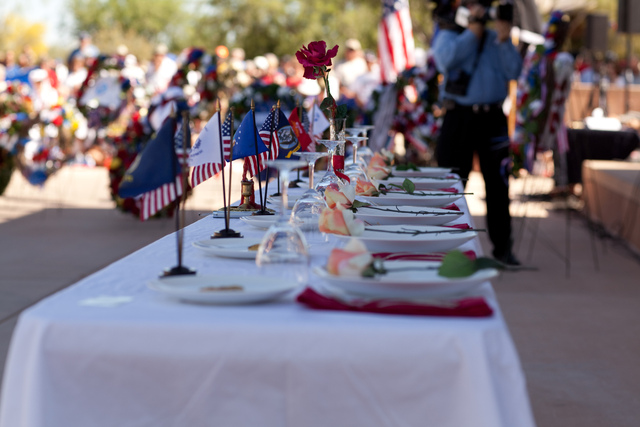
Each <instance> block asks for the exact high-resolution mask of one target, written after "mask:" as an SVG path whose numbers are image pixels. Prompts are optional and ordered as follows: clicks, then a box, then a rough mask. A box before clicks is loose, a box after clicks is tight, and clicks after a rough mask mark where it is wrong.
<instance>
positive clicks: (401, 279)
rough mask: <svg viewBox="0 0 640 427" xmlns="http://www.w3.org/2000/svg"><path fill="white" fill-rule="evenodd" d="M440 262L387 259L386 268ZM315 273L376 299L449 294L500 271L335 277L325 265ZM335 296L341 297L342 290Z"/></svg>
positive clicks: (344, 288)
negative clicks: (450, 274)
mask: <svg viewBox="0 0 640 427" xmlns="http://www.w3.org/2000/svg"><path fill="white" fill-rule="evenodd" d="M439 265H440V263H439V262H430V261H386V262H385V263H384V266H385V268H389V269H392V268H405V267H411V268H412V267H416V268H424V267H437V266H439ZM313 272H314V273H315V274H316V275H317V276H319V277H321V278H322V279H323V280H325V281H326V282H327V283H329V284H330V285H331V287H327V288H328V290H329V291H330V292H331V289H332V288H334V287H335V288H336V289H338V292H339V291H343V292H347V293H348V294H351V295H361V296H367V297H374V298H397V299H410V298H430V297H440V296H449V295H454V294H461V293H465V292H469V291H471V290H473V289H474V288H476V287H477V286H479V285H481V284H482V283H484V282H486V281H487V280H491V279H493V278H494V277H496V276H497V275H498V270H495V269H484V270H480V271H477V272H476V273H474V274H473V275H471V276H468V277H457V278H447V277H441V276H439V275H438V271H437V270H435V269H434V270H423V271H404V272H388V273H387V274H384V275H380V276H376V277H345V276H334V275H332V274H330V273H329V272H327V270H325V269H324V268H322V267H316V268H314V270H313ZM334 296H337V297H340V294H339V293H336V294H334Z"/></svg>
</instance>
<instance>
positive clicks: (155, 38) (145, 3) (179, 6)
mask: <svg viewBox="0 0 640 427" xmlns="http://www.w3.org/2000/svg"><path fill="white" fill-rule="evenodd" d="M69 6H70V9H71V13H72V14H73V16H74V18H75V21H76V29H77V31H78V32H80V31H87V32H88V33H90V34H91V35H92V36H93V38H94V43H95V44H96V46H98V47H99V48H100V50H101V51H103V52H115V50H116V48H117V46H118V45H119V44H123V43H124V44H126V45H127V46H128V47H130V50H131V51H132V52H133V53H135V54H136V55H138V56H140V57H143V58H146V57H149V56H150V55H151V50H152V47H153V45H155V44H156V43H159V42H164V43H166V44H167V45H169V47H170V48H171V49H172V50H180V49H181V48H182V47H184V45H183V43H182V42H181V40H182V39H183V33H188V32H189V31H190V30H188V28H189V27H190V26H191V25H192V23H193V21H194V18H193V17H192V16H191V15H190V13H189V12H188V11H187V9H186V8H185V7H184V3H183V2H182V1H180V0H178V1H176V0H69ZM130 45H131V46H130Z"/></svg>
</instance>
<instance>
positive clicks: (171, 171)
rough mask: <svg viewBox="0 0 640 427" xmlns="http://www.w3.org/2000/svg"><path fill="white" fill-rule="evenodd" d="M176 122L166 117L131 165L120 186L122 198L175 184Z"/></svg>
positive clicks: (178, 170)
mask: <svg viewBox="0 0 640 427" xmlns="http://www.w3.org/2000/svg"><path fill="white" fill-rule="evenodd" d="M175 127H176V119H175V118H173V117H169V118H167V119H166V120H165V121H164V123H163V124H162V127H161V128H160V130H159V131H158V134H157V135H156V137H155V138H154V139H152V140H151V141H149V142H148V143H147V145H146V147H144V149H143V150H142V151H141V152H140V153H139V154H138V156H137V157H136V159H135V160H134V162H133V163H132V164H131V166H130V167H129V169H128V170H127V172H126V173H125V175H124V177H123V178H122V182H121V183H120V188H119V189H118V194H119V195H120V197H123V198H127V197H137V196H140V195H142V194H144V193H147V192H149V191H152V190H155V189H157V188H159V187H161V186H163V185H164V184H169V183H175V181H176V176H177V175H178V174H179V172H180V164H179V163H178V157H177V156H176V152H175V148H174V141H173V138H174V134H175Z"/></svg>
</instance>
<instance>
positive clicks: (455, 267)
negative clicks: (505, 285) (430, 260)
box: [438, 250, 504, 278]
mask: <svg viewBox="0 0 640 427" xmlns="http://www.w3.org/2000/svg"><path fill="white" fill-rule="evenodd" d="M485 268H496V269H502V268H504V265H502V264H501V263H499V262H498V261H496V260H494V259H491V258H477V259H475V260H472V259H471V258H469V257H468V256H466V255H465V254H463V253H462V252H460V251H459V250H453V251H451V252H449V253H448V254H447V255H445V257H444V258H443V259H442V265H440V268H439V269H438V274H439V275H440V276H442V277H449V278H456V277H468V276H471V275H472V274H474V273H475V272H476V271H478V270H482V269H485Z"/></svg>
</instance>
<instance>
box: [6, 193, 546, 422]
mask: <svg viewBox="0 0 640 427" xmlns="http://www.w3.org/2000/svg"><path fill="white" fill-rule="evenodd" d="M457 204H458V205H459V206H460V207H461V209H462V210H463V211H464V212H465V215H464V217H463V218H462V219H461V220H459V221H458V222H467V223H469V224H472V222H471V217H470V216H469V214H468V209H467V205H466V202H465V201H464V199H461V200H460V201H458V202H457ZM231 225H232V227H233V228H234V229H236V230H241V231H242V233H243V234H244V235H245V236H247V237H250V236H259V235H260V234H261V233H262V232H261V231H260V230H254V229H250V228H249V227H248V226H245V225H244V224H243V223H242V222H241V221H239V220H237V219H234V220H232V224H231ZM220 228H222V220H221V219H215V218H212V217H211V216H209V217H206V218H204V219H202V220H200V221H198V222H196V223H194V224H192V225H190V226H189V227H187V229H186V232H185V264H186V265H187V266H189V267H192V268H195V269H196V270H198V273H199V274H220V273H222V272H225V273H229V272H234V273H237V274H256V272H257V268H256V266H255V263H254V262H252V261H244V260H235V259H223V258H215V257H212V256H210V255H206V254H204V253H202V252H200V251H198V250H197V249H195V248H194V247H192V245H191V242H193V241H197V240H202V239H206V238H208V237H209V236H210V235H211V233H212V232H213V231H215V230H218V229H220ZM175 241H176V236H175V234H171V235H168V236H165V237H164V238H162V239H160V240H158V241H156V242H154V243H152V244H150V245H149V246H147V247H145V248H143V249H141V250H139V251H137V252H135V253H133V254H131V255H129V256H127V257H125V258H123V259H121V260H119V261H117V262H115V263H113V264H111V265H109V266H108V267H106V268H104V269H103V270H101V271H98V272H97V273H95V274H93V275H91V276H89V277H87V278H85V279H83V280H82V281H80V282H78V283H76V284H75V285H72V286H70V287H69V288H67V289H65V290H63V291H61V292H58V293H57V294H55V295H52V296H50V297H48V298H47V299H45V300H43V301H41V302H40V303H38V304H37V305H35V306H33V307H31V308H30V309H28V310H26V311H24V312H23V313H22V315H21V316H20V319H19V321H18V324H17V326H16V328H15V331H14V335H13V338H12V342H11V347H10V351H9V356H8V360H7V364H6V367H5V375H4V383H3V388H2V402H1V406H0V427H44V426H47V427H70V426H83V427H86V426H105V427H106V426H109V427H114V426H118V427H133V426H153V427H161V426H190V427H197V426H234V427H244V426H246V427H255V426H261V427H272V426H273V427H281V426H292V427H303V426H305V427H306V426H308V427H316V426H317V427H326V426H334V427H335V426H345V427H358V426H363V427H374V426H407V427H414V426H438V427H448V426H449V427H465V426H469V427H483V426H485V427H529V426H534V421H533V417H532V414H531V409H530V406H529V400H528V396H527V391H526V386H525V380H524V375H523V372H522V370H521V367H520V362H519V359H518V355H517V353H516V350H515V348H514V345H513V342H512V340H511V337H510V335H509V331H508V329H507V326H506V324H505V321H504V319H503V317H502V315H501V314H500V310H499V307H498V305H497V302H496V298H495V296H494V294H493V291H492V288H491V285H490V284H489V283H485V284H483V285H482V286H481V288H480V289H479V293H481V294H483V295H484V296H486V298H487V299H488V301H489V303H490V304H491V306H492V307H493V308H494V310H495V312H494V315H493V316H492V317H489V318H444V317H428V316H404V315H382V314H365V313H354V312H339V311H320V310H312V309H310V308H307V307H305V306H303V305H300V304H298V303H296V302H295V298H294V296H293V295H291V296H288V297H285V298H283V299H281V300H278V301H276V302H272V303H268V304H260V305H246V306H210V305H196V304H186V303H180V302H176V301H174V300H172V299H169V298H167V297H165V296H164V295H161V294H158V293H156V292H155V291H153V290H151V289H149V288H148V287H147V282H148V281H149V280H151V279H153V278H155V277H156V276H157V274H158V273H159V272H160V271H161V270H162V269H163V268H165V267H169V266H172V265H175V259H176V255H175ZM328 246H332V245H328ZM461 249H463V250H464V249H474V250H476V251H477V252H480V245H479V242H478V241H477V239H474V240H473V241H471V242H468V243H466V244H465V245H464V246H463V247H462V248H461ZM312 255H313V261H312V262H313V263H316V264H318V263H322V262H323V260H324V259H325V258H326V253H321V252H320V253H318V252H316V253H312ZM96 256H99V254H96ZM310 280H312V281H313V280H318V279H317V278H314V276H311V279H310ZM101 295H106V296H128V297H132V298H133V299H132V300H131V302H129V303H125V304H121V305H118V306H115V307H111V308H106V307H95V306H84V305H80V304H79V302H80V301H83V300H86V299H88V298H95V297H98V296H101Z"/></svg>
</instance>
